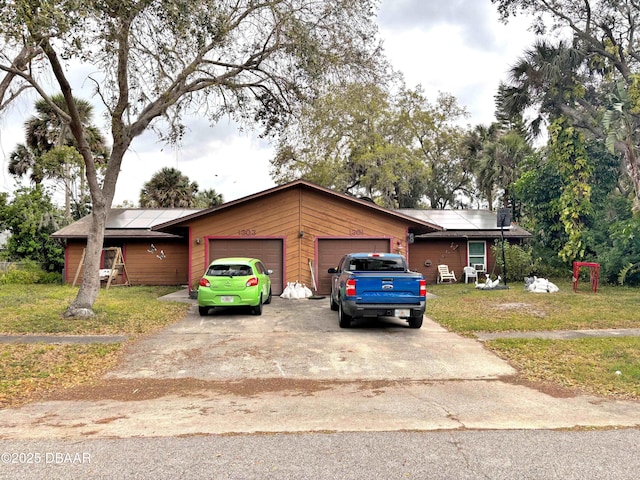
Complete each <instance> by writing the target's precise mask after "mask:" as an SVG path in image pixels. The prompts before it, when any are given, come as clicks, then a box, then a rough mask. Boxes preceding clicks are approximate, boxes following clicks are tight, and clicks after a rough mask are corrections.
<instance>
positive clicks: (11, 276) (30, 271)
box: [0, 260, 62, 285]
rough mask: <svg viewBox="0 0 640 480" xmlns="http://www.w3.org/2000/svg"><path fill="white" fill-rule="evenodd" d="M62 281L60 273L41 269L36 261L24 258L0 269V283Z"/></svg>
mask: <svg viewBox="0 0 640 480" xmlns="http://www.w3.org/2000/svg"><path fill="white" fill-rule="evenodd" d="M33 283H62V275H61V274H59V273H56V272H47V271H45V270H43V269H42V268H41V267H40V265H38V263H37V262H34V261H33V260H24V261H22V262H20V263H13V264H11V265H9V266H8V268H7V269H6V270H4V271H0V284H4V285H9V284H11V285H15V284H25V285H26V284H33Z"/></svg>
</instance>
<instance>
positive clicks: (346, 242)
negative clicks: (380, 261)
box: [318, 238, 390, 295]
mask: <svg viewBox="0 0 640 480" xmlns="http://www.w3.org/2000/svg"><path fill="white" fill-rule="evenodd" d="M389 245H390V241H389V239H388V238H358V239H355V238H353V239H352V238H349V239H328V238H327V239H322V240H318V293H322V294H324V295H326V294H328V293H331V275H330V274H328V273H327V270H328V269H330V268H331V267H337V266H338V263H339V262H340V259H341V258H342V256H343V255H345V254H347V253H354V252H387V253H388V252H389Z"/></svg>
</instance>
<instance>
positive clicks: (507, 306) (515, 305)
mask: <svg viewBox="0 0 640 480" xmlns="http://www.w3.org/2000/svg"><path fill="white" fill-rule="evenodd" d="M493 309H494V310H502V311H505V310H517V311H519V312H525V313H528V314H530V315H533V316H535V317H538V318H544V317H546V316H547V312H545V311H544V310H540V309H537V308H534V307H533V305H531V304H529V303H524V302H512V303H501V304H499V305H494V306H493Z"/></svg>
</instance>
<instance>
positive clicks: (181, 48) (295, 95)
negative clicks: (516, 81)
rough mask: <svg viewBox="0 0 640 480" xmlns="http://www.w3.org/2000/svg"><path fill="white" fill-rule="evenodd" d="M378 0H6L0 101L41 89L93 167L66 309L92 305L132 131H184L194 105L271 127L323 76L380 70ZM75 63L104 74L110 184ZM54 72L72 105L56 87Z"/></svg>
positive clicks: (168, 134) (171, 135)
mask: <svg viewBox="0 0 640 480" xmlns="http://www.w3.org/2000/svg"><path fill="white" fill-rule="evenodd" d="M375 3H376V2H375V1H374V0H326V1H323V2H319V1H317V0H188V1H187V0H101V1H93V0H89V1H87V0H60V1H56V2H49V1H45V0H0V38H1V40H0V70H1V71H2V72H4V77H2V78H0V108H2V107H5V106H6V105H7V104H8V103H10V102H11V100H13V99H15V98H17V96H18V95H19V94H20V93H22V92H23V91H24V89H26V88H33V89H35V91H36V92H37V93H38V94H39V95H40V96H41V97H42V98H43V99H45V100H47V101H48V103H49V104H50V105H51V107H52V108H54V109H55V110H56V111H57V112H58V114H59V116H60V118H62V119H64V121H65V122H66V123H68V125H69V128H70V130H71V132H72V134H73V136H74V138H75V139H76V141H77V147H78V150H79V152H80V154H81V155H82V157H83V160H84V162H85V166H86V177H87V182H88V184H89V190H90V193H91V202H92V207H93V208H92V212H91V215H92V222H91V226H90V229H89V233H88V239H87V249H86V257H85V272H86V273H85V275H84V276H83V280H82V284H81V286H80V289H79V291H78V294H77V296H76V298H75V300H74V301H73V302H72V304H71V305H70V307H69V309H68V310H67V315H68V316H76V315H92V314H93V310H92V307H93V304H94V302H95V300H96V298H97V296H98V292H99V287H100V279H99V276H98V270H99V262H100V254H101V249H102V245H103V239H104V226H105V220H106V216H107V213H108V210H109V208H110V206H111V204H112V201H113V196H114V193H115V187H116V182H117V180H118V174H119V172H120V167H121V164H122V160H123V157H124V155H125V153H126V151H127V149H128V148H129V146H130V145H131V142H132V140H133V139H134V138H135V137H137V136H138V135H140V134H142V133H143V132H144V131H146V130H147V129H149V128H156V129H158V131H161V132H162V133H163V137H164V138H167V139H169V140H171V139H178V138H179V137H180V136H181V135H182V134H183V132H184V127H183V126H182V125H181V122H180V118H181V116H182V115H183V114H184V113H187V112H195V113H198V114H201V115H207V116H208V117H209V118H210V119H211V121H212V122H213V123H215V122H216V121H217V120H219V119H220V118H221V117H222V116H224V115H231V116H232V117H233V118H235V119H236V120H239V121H243V120H244V121H249V122H252V123H254V122H259V123H260V124H261V125H262V127H263V128H264V133H267V134H268V133H273V132H274V131H275V130H276V129H277V128H278V127H280V126H281V125H282V123H283V122H284V121H286V118H287V116H288V115H289V114H291V113H293V112H295V111H296V110H297V108H298V106H299V105H300V104H301V103H302V102H305V101H306V100H308V99H309V98H312V97H314V96H315V95H317V93H318V91H320V90H322V89H323V88H324V86H325V85H326V84H328V83H331V82H344V81H348V80H349V79H352V78H363V77H371V75H372V72H374V71H376V68H374V67H375V64H376V63H377V62H380V61H381V60H382V56H381V54H380V51H379V48H378V45H377V42H376V34H377V31H376V25H375V11H374V6H375ZM78 63H84V64H87V65H88V66H89V67H90V68H89V69H88V71H93V72H97V73H96V74H95V75H89V81H93V82H94V86H95V91H96V94H97V97H99V99H100V100H101V101H102V102H103V104H104V109H105V111H106V114H107V116H108V119H109V121H110V130H111V146H112V147H111V154H110V158H109V162H108V165H107V168H106V171H105V175H104V181H103V182H102V184H101V183H100V182H99V180H98V172H97V168H96V162H95V159H94V158H93V154H92V152H91V148H90V146H89V143H88V139H87V131H86V129H85V128H84V126H83V124H82V121H81V118H80V115H79V111H78V108H77V105H76V103H75V101H74V97H73V88H77V87H78V86H79V85H80V83H77V84H73V83H72V82H73V81H74V79H75V77H74V76H73V75H72V69H73V66H75V65H78ZM52 78H53V79H54V80H55V82H56V83H57V84H58V86H59V90H60V91H61V92H62V94H63V96H64V99H65V104H66V106H67V110H66V111H64V110H62V109H59V108H58V107H57V106H56V105H55V103H53V102H52V101H51V98H50V96H49V94H48V92H47V89H46V85H47V84H48V82H49V81H50V80H51V79H52ZM86 81H88V80H87V79H85V78H82V79H80V82H86ZM163 127H166V128H163Z"/></svg>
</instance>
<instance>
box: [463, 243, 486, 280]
mask: <svg viewBox="0 0 640 480" xmlns="http://www.w3.org/2000/svg"><path fill="white" fill-rule="evenodd" d="M467 248H468V249H469V262H468V264H469V265H471V266H472V267H474V266H475V267H476V270H479V271H483V272H484V271H486V270H487V246H486V242H484V241H482V242H472V241H470V242H469V243H468V245H467ZM476 265H477V266H476Z"/></svg>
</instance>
